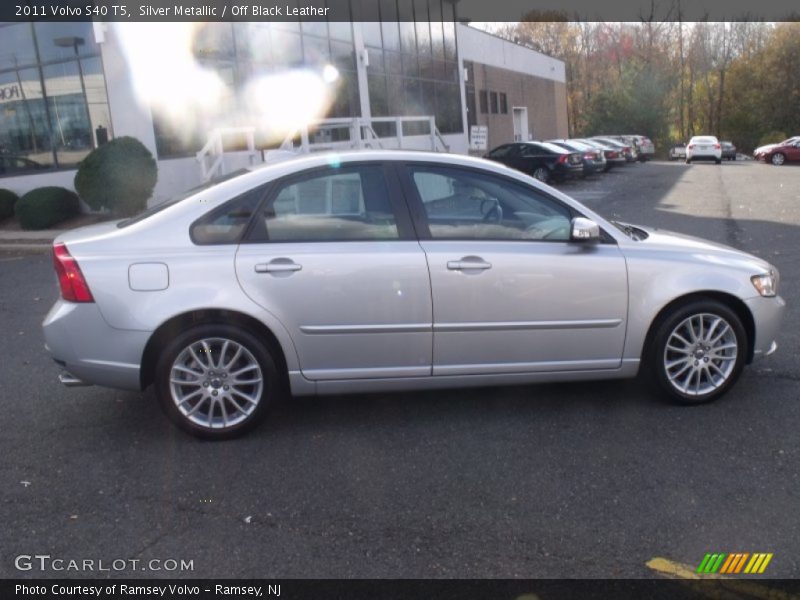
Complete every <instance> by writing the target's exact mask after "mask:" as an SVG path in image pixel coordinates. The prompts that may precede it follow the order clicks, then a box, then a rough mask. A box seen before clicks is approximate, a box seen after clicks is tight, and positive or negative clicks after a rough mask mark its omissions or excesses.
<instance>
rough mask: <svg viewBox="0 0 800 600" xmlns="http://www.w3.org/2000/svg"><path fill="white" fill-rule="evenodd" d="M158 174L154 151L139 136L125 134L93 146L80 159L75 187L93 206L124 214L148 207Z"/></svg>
mask: <svg viewBox="0 0 800 600" xmlns="http://www.w3.org/2000/svg"><path fill="white" fill-rule="evenodd" d="M157 177H158V167H157V166H156V161H155V160H154V159H153V155H152V154H150V151H149V150H148V149H147V148H145V146H144V144H142V143H141V142H140V141H139V140H137V139H136V138H132V137H128V136H123V137H119V138H116V139H114V140H111V141H110V142H108V143H107V144H103V145H102V146H100V147H99V148H96V149H95V150H92V152H90V153H89V155H88V156H87V157H86V158H84V159H83V160H82V161H81V162H80V165H79V166H78V172H77V173H76V174H75V189H76V190H77V192H78V194H80V197H81V198H82V199H83V200H84V202H86V204H88V205H89V206H91V207H92V209H94V210H101V209H108V210H110V211H111V212H112V213H113V214H115V215H117V216H123V217H124V216H129V215H133V214H136V213H138V212H141V211H142V210H144V209H145V208H146V206H147V199H148V198H149V197H150V196H151V195H152V194H153V188H154V187H155V185H156V179H157Z"/></svg>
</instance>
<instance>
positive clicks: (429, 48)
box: [153, 0, 463, 158]
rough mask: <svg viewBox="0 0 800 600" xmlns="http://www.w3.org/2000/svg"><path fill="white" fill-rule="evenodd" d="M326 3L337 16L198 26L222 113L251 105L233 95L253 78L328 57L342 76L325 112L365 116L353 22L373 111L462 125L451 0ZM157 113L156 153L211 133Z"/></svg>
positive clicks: (449, 127) (170, 153)
mask: <svg viewBox="0 0 800 600" xmlns="http://www.w3.org/2000/svg"><path fill="white" fill-rule="evenodd" d="M326 3H327V5H328V6H331V7H335V10H336V15H337V22H324V21H321V22H303V23H297V22H254V23H206V24H203V25H202V26H200V27H199V29H198V30H197V31H196V33H195V37H194V46H193V54H194V56H195V58H196V59H197V60H198V62H199V63H200V64H202V65H203V66H204V67H205V68H207V69H211V70H212V71H215V72H216V73H217V74H219V75H220V77H221V79H222V80H223V81H224V82H225V83H226V84H227V85H229V86H230V87H231V89H233V90H234V93H233V94H232V95H231V97H232V102H233V103H234V105H233V106H229V107H221V108H220V111H219V113H220V114H224V113H226V112H227V113H228V114H236V113H237V112H240V113H241V114H246V113H247V110H246V108H245V107H239V106H237V105H236V104H237V103H239V102H242V101H243V94H242V93H241V92H242V91H243V90H244V89H245V88H246V86H247V85H248V83H249V82H251V81H253V80H254V79H255V78H258V77H262V76H264V75H270V74H274V73H278V72H281V71H286V70H289V69H294V68H309V69H312V70H315V71H317V72H320V71H321V70H322V69H323V68H324V66H325V65H328V64H331V65H333V66H335V67H336V69H337V71H338V73H339V78H338V81H337V87H336V91H335V96H334V99H333V104H332V105H331V106H330V107H329V108H328V110H327V112H326V113H325V115H324V118H349V117H358V116H361V104H360V99H359V88H358V73H357V71H358V67H357V63H356V49H355V43H354V31H353V27H354V26H355V27H358V28H359V29H360V32H361V36H362V38H363V43H364V47H365V51H366V54H367V62H368V66H367V67H366V73H367V88H368V89H367V93H368V96H369V104H370V112H371V114H372V116H373V117H384V116H425V115H433V116H434V117H435V118H436V125H437V127H438V128H439V131H441V132H442V133H461V132H463V124H462V114H461V94H460V90H459V81H458V58H457V55H456V30H455V9H454V4H453V2H452V1H451V0H399V1H398V0H327V2H326ZM287 4H288V5H290V6H291V5H294V4H296V2H287ZM341 15H349V16H350V18H351V19H352V20H353V21H355V22H356V23H355V25H354V24H353V23H352V22H343V21H340V20H339V19H340V18H341ZM239 109H241V110H239ZM153 117H154V122H155V133H156V145H157V149H158V156H159V158H171V157H180V156H192V155H193V154H194V153H195V152H197V151H198V150H200V149H201V148H202V147H203V145H204V144H205V143H206V141H207V135H208V131H205V130H203V131H200V130H198V131H197V132H195V133H194V134H193V135H191V136H190V137H189V138H188V139H187V134H186V131H178V130H174V129H172V128H171V127H170V122H169V120H168V119H166V118H160V117H159V115H158V114H157V113H156V114H154V115H153ZM197 122H203V119H200V118H198V119H197ZM205 122H208V121H207V120H206V121H205ZM245 124H246V125H250V123H245ZM210 127H211V128H213V125H210ZM375 130H376V132H377V133H378V134H379V135H395V134H396V132H395V131H394V123H386V124H376V125H375ZM327 133H328V135H330V136H331V137H332V141H336V139H337V138H338V136H339V135H343V134H345V133H346V132H343V131H338V130H335V129H333V130H329V131H328V132H327ZM426 133H428V130H427V124H426V123H411V124H406V126H405V128H404V134H405V135H415V134H426ZM243 144H244V141H243V140H241V141H239V144H237V143H236V142H231V141H226V148H227V149H236V148H237V147H243ZM240 145H241V146H240ZM274 145H275V139H274V138H271V139H270V138H267V137H266V136H262V137H261V138H260V139H259V138H258V137H257V139H256V146H257V147H260V148H265V147H270V146H274Z"/></svg>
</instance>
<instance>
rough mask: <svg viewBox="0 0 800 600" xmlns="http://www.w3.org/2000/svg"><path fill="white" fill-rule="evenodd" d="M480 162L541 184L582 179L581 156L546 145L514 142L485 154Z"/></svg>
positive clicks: (542, 143)
mask: <svg viewBox="0 0 800 600" xmlns="http://www.w3.org/2000/svg"><path fill="white" fill-rule="evenodd" d="M484 158H488V159H489V160H493V161H496V162H499V163H502V164H504V165H508V166H509V167H512V168H514V169H517V170H518V171H522V172H523V173H526V174H528V175H530V176H531V177H533V178H535V179H538V180H539V181H542V182H544V183H549V182H551V181H559V182H560V181H565V180H567V179H574V178H576V177H581V176H582V175H583V155H582V154H581V153H580V152H575V151H570V150H566V149H564V148H562V147H561V146H556V145H555V144H549V143H547V142H514V143H512V144H503V145H502V146H498V147H497V148H495V149H494V150H491V151H490V152H488V153H487V154H486V155H485V156H484Z"/></svg>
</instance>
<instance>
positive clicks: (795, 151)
mask: <svg viewBox="0 0 800 600" xmlns="http://www.w3.org/2000/svg"><path fill="white" fill-rule="evenodd" d="M786 160H787V161H792V162H800V141H797V142H794V143H793V144H789V145H787V146H786Z"/></svg>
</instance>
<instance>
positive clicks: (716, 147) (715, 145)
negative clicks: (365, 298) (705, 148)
mask: <svg viewBox="0 0 800 600" xmlns="http://www.w3.org/2000/svg"><path fill="white" fill-rule="evenodd" d="M720 148H722V146H720V145H719V144H714V149H715V150H719V149H720Z"/></svg>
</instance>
